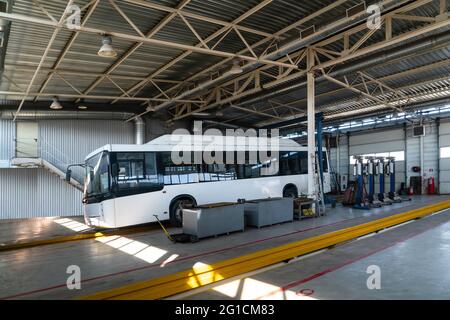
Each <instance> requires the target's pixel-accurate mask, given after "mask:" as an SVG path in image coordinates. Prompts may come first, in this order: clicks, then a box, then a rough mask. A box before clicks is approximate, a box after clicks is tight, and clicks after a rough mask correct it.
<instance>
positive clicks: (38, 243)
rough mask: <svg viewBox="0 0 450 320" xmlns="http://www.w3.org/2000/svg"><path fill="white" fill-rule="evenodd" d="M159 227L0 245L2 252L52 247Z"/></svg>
mask: <svg viewBox="0 0 450 320" xmlns="http://www.w3.org/2000/svg"><path fill="white" fill-rule="evenodd" d="M156 229H158V227H157V226H153V225H152V226H144V227H132V228H126V229H121V230H106V231H101V232H87V233H78V234H74V235H68V236H60V237H54V238H50V239H36V240H28V239H27V240H22V241H17V242H13V243H6V244H0V252H1V251H10V250H17V249H24V248H31V247H38V246H44V245H51V244H57V243H64V242H70V241H78V240H86V239H95V238H100V237H106V236H114V235H127V234H131V233H137V232H144V231H149V230H156Z"/></svg>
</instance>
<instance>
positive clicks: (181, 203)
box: [170, 199, 193, 227]
mask: <svg viewBox="0 0 450 320" xmlns="http://www.w3.org/2000/svg"><path fill="white" fill-rule="evenodd" d="M192 205H193V201H192V200H191V199H178V200H175V201H174V202H173V203H172V205H171V206H170V224H171V225H172V226H174V227H182V226H183V207H187V206H192Z"/></svg>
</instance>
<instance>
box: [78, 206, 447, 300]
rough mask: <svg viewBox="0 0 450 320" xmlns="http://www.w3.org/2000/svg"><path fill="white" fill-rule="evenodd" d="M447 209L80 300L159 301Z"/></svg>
mask: <svg viewBox="0 0 450 320" xmlns="http://www.w3.org/2000/svg"><path fill="white" fill-rule="evenodd" d="M448 208H450V201H444V202H440V203H438V204H434V205H428V206H426V207H423V208H419V209H415V210H411V211H408V212H405V213H401V214H396V215H393V216H390V217H386V218H382V219H377V220H374V221H371V222H367V223H364V224H361V225H357V226H353V227H349V228H345V229H341V230H338V231H334V232H331V233H326V234H323V235H319V236H314V237H311V238H308V239H303V240H300V241H296V242H293V243H289V244H286V245H282V246H278V247H275V248H270V249H265V250H261V251H257V252H254V253H251V254H246V255H243V256H240V257H236V258H232V259H228V260H225V261H221V262H218V263H215V264H213V265H201V266H200V267H198V268H191V269H188V270H185V271H181V272H178V273H174V274H171V275H167V276H163V277H160V278H156V279H150V280H146V281H140V282H137V283H134V284H131V285H127V286H123V287H119V288H115V289H111V290H107V291H102V292H99V293H96V294H92V295H89V296H85V297H81V298H80V299H89V300H97V299H132V300H136V299H161V298H165V297H168V296H172V295H175V294H178V293H181V292H185V291H188V290H191V289H194V288H197V287H200V286H204V285H208V284H212V283H215V282H217V281H220V280H224V279H228V278H231V277H234V276H237V275H240V274H243V273H246V272H250V271H254V270H257V269H260V268H263V267H266V266H269V265H272V264H275V263H279V262H281V261H285V260H288V259H292V258H294V257H297V256H301V255H304V254H308V253H311V252H314V251H317V250H321V249H324V248H327V247H330V246H333V245H336V244H339V243H342V242H346V241H349V240H352V239H355V238H358V237H361V236H363V235H367V234H370V233H372V232H375V231H379V230H382V229H385V228H388V227H392V226H395V225H398V224H401V223H403V222H406V221H410V220H413V219H417V218H421V217H424V216H427V215H430V214H432V213H436V212H438V211H441V210H444V209H448Z"/></svg>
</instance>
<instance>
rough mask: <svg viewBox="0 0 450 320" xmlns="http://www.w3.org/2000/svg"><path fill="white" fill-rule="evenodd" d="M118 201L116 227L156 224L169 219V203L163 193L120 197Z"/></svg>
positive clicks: (156, 192)
mask: <svg viewBox="0 0 450 320" xmlns="http://www.w3.org/2000/svg"><path fill="white" fill-rule="evenodd" d="M115 201H116V221H115V227H116V228H120V227H125V226H130V225H135V224H142V223H148V222H155V221H156V218H155V217H154V215H157V216H158V219H160V220H167V219H169V209H168V207H169V202H170V200H169V199H168V197H167V194H165V193H163V192H162V191H155V192H148V193H142V194H136V195H131V196H126V197H119V198H116V199H115Z"/></svg>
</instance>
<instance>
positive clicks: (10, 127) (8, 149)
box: [0, 119, 16, 168]
mask: <svg viewBox="0 0 450 320" xmlns="http://www.w3.org/2000/svg"><path fill="white" fill-rule="evenodd" d="M15 132H16V126H15V125H14V123H13V122H12V121H9V120H2V119H0V168H2V167H9V164H10V159H11V158H12V157H13V153H14V137H15Z"/></svg>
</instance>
